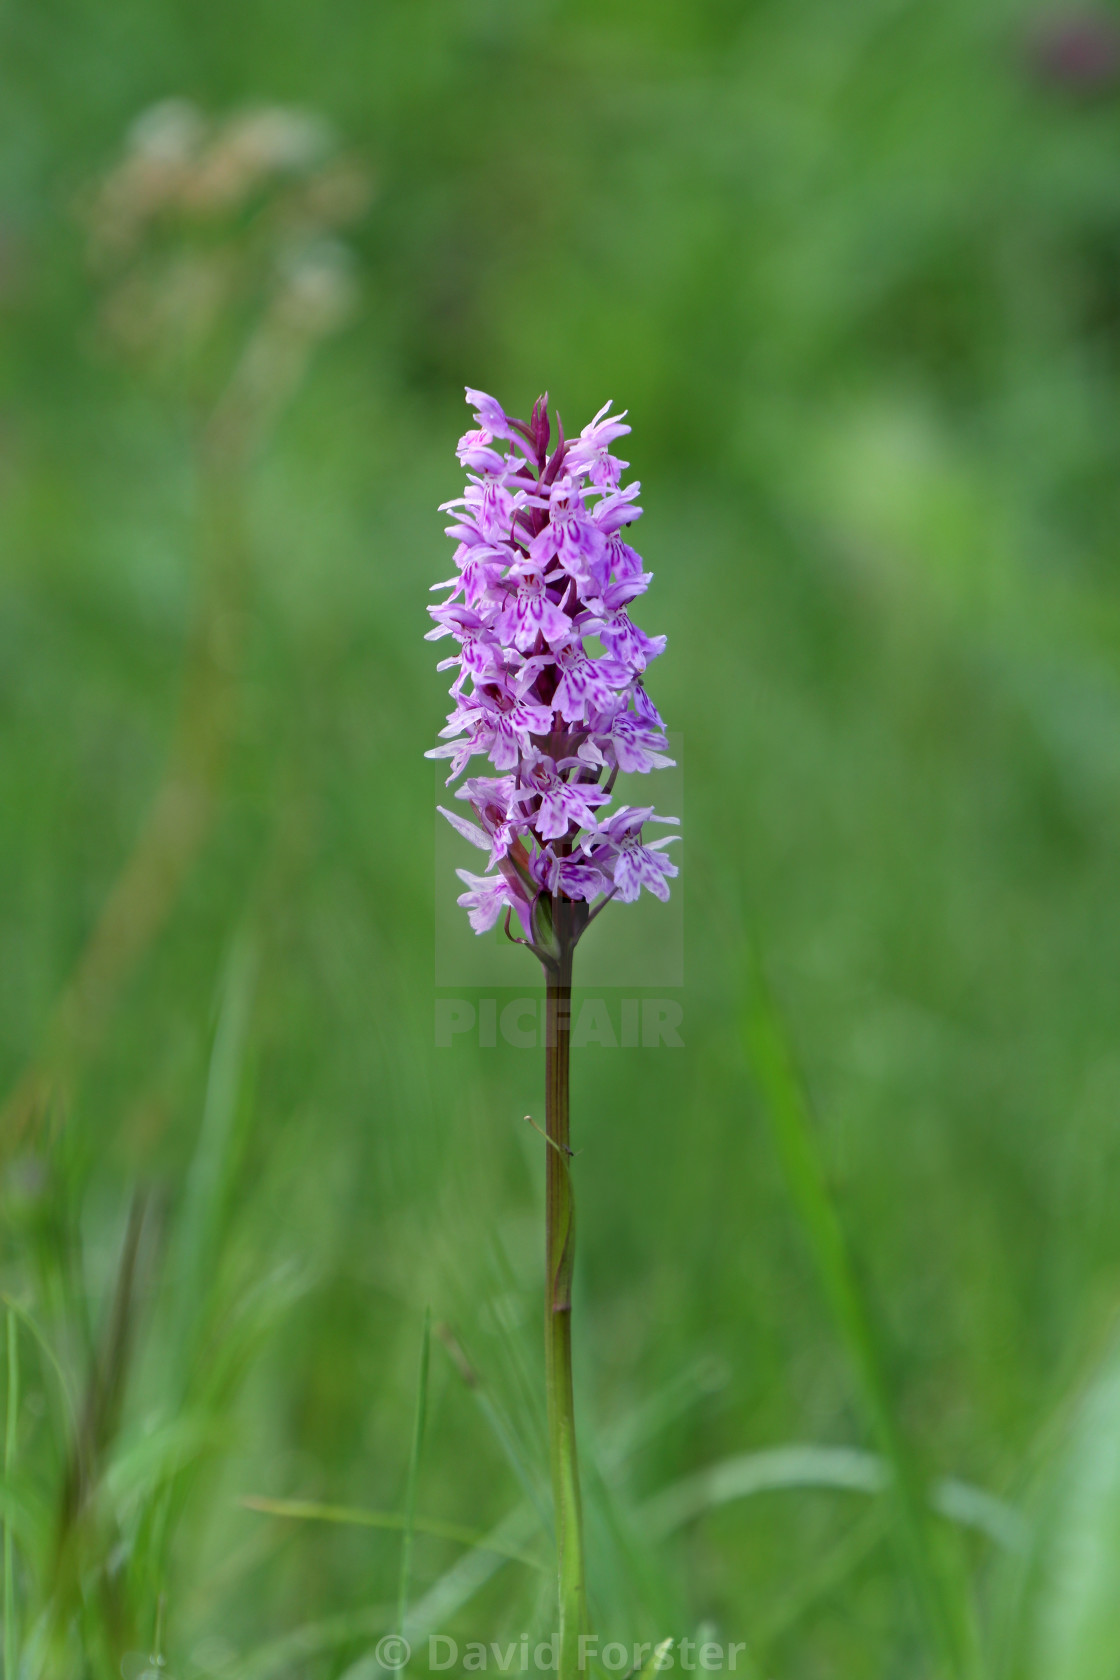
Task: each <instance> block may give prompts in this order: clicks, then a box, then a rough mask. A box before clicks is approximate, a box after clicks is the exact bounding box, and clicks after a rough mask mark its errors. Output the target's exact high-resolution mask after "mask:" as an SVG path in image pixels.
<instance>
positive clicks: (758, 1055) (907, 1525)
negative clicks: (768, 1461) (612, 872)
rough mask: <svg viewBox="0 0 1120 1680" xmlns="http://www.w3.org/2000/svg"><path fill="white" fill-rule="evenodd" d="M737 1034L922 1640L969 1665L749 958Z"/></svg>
mask: <svg viewBox="0 0 1120 1680" xmlns="http://www.w3.org/2000/svg"><path fill="white" fill-rule="evenodd" d="M752 966H753V973H752V974H751V976H750V981H749V984H748V987H747V998H746V1009H745V1017H744V1034H745V1039H746V1045H747V1050H748V1054H749V1056H750V1060H751V1064H752V1067H753V1069H754V1073H755V1078H756V1080H757V1082H758V1086H759V1089H760V1091H761V1094H762V1098H763V1107H764V1109H765V1112H766V1116H767V1119H768V1120H769V1123H770V1129H771V1133H772V1135H773V1138H774V1142H775V1145H776V1147H777V1151H778V1155H779V1158H780V1161H781V1166H782V1171H783V1173H784V1175H785V1180H786V1187H787V1189H788V1191H789V1194H790V1198H791V1200H792V1202H793V1204H794V1208H795V1210H796V1212H797V1215H798V1218H799V1220H800V1223H801V1227H802V1231H803V1233H804V1235H805V1238H806V1241H807V1243H808V1246H809V1249H810V1251H811V1253H812V1256H813V1260H814V1262H815V1265H816V1269H817V1275H818V1278H819V1280H820V1283H821V1287H822V1289H823V1291H824V1294H825V1297H826V1299H827V1301H828V1305H829V1307H830V1309H831V1312H832V1317H833V1320H834V1322H835V1325H836V1328H837V1331H838V1333H839V1335H840V1338H841V1340H842V1342H843V1345H844V1348H845V1351H846V1352H847V1355H848V1358H849V1360H850V1362H851V1365H852V1369H853V1372H854V1375H855V1379H856V1383H857V1386H858V1389H859V1394H860V1398H861V1400H862V1402H863V1406H864V1409H865V1411H866V1414H867V1420H868V1424H869V1426H870V1429H871V1432H872V1435H873V1436H874V1438H875V1441H876V1443H877V1445H878V1447H879V1450H880V1451H881V1453H882V1455H883V1457H884V1458H885V1459H886V1461H887V1463H888V1464H889V1466H890V1471H891V1476H890V1487H891V1492H892V1494H893V1498H894V1503H895V1513H896V1518H897V1529H898V1535H899V1539H900V1543H901V1551H902V1555H903V1559H904V1562H905V1564H906V1567H907V1570H908V1573H909V1575H910V1579H911V1581H912V1583H913V1587H914V1591H915V1595H916V1597H917V1600H918V1606H919V1609H920V1611H921V1614H922V1619H923V1621H924V1623H925V1626H926V1629H927V1633H928V1635H929V1638H930V1641H931V1644H932V1645H933V1647H934V1649H935V1650H936V1651H937V1652H938V1653H939V1655H940V1657H941V1660H942V1662H943V1664H944V1666H945V1668H946V1670H947V1671H948V1672H949V1673H951V1674H954V1675H964V1674H967V1673H968V1672H970V1668H971V1664H970V1662H969V1660H968V1656H967V1654H966V1653H967V1652H968V1649H969V1645H970V1643H971V1640H970V1636H969V1633H968V1632H967V1630H966V1626H965V1625H962V1616H961V1613H960V1610H959V1607H958V1605H957V1603H956V1601H955V1595H954V1594H953V1593H952V1591H951V1590H950V1587H949V1583H948V1581H947V1580H946V1578H945V1574H944V1573H943V1570H942V1567H941V1565H940V1562H939V1560H938V1558H937V1555H936V1551H935V1546H934V1539H933V1535H932V1533H931V1530H930V1523H929V1518H928V1515H927V1511H926V1508H925V1500H924V1497H923V1493H922V1489H921V1484H920V1481H919V1478H918V1477H917V1475H916V1474H915V1469H914V1466H913V1464H912V1462H911V1458H910V1454H909V1452H908V1450H907V1447H906V1443H905V1441H904V1439H903V1436H902V1433H901V1431H900V1430H899V1427H898V1424H897V1422H896V1419H895V1414H894V1408H893V1405H892V1403H891V1398H890V1393H889V1390H888V1387H887V1383H886V1379H885V1377H884V1374H883V1364H882V1359H881V1357H880V1353H879V1348H878V1346H877V1343H876V1339H875V1335H874V1332H873V1330H872V1324H871V1316H870V1314H869V1312H868V1309H867V1305H866V1303H865V1300H864V1296H863V1292H862V1290H861V1288H860V1284H859V1280H858V1278H857V1275H856V1270H855V1267H854V1265H853V1262H852V1257H851V1253H850V1251H849V1248H848V1243H847V1239H846V1237H845V1234H844V1231H843V1227H842V1225H841V1223H840V1218H839V1215H838V1213H837V1210H836V1207H835V1204H834V1202H833V1199H832V1195H831V1192H830V1190H829V1187H828V1180H827V1177H826V1173H825V1167H824V1162H823V1160H822V1157H821V1152H820V1149H819V1147H818V1144H817V1138H816V1134H815V1130H814V1125H813V1120H812V1116H811V1114H810V1112H809V1105H808V1100H807V1098H806V1095H805V1091H804V1087H803V1085H802V1082H801V1079H800V1077H799V1074H798V1072H797V1069H796V1065H795V1061H794V1056H793V1053H792V1050H791V1047H790V1044H789V1041H788V1038H787V1035H786V1032H785V1027H784V1023H783V1022H782V1020H781V1018H780V1016H779V1014H778V1011H777V1009H776V1007H775V1005H774V1002H773V1000H772V998H771V996H770V992H769V988H768V986H767V984H766V980H765V977H764V975H763V973H762V967H761V963H760V962H759V961H758V958H757V956H755V958H754V962H753V965H752Z"/></svg>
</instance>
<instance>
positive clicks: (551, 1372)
mask: <svg viewBox="0 0 1120 1680" xmlns="http://www.w3.org/2000/svg"><path fill="white" fill-rule="evenodd" d="M565 909H566V906H565V905H564V903H563V901H562V900H557V901H556V921H557V923H558V924H559V925H557V927H556V932H557V935H558V943H559V956H558V958H557V959H556V960H555V962H554V963H550V964H548V965H547V966H546V968H545V985H546V1009H545V1086H546V1089H545V1120H546V1128H545V1129H546V1132H547V1135H548V1148H547V1150H546V1151H545V1208H546V1212H545V1254H546V1263H547V1277H546V1286H545V1287H546V1295H545V1380H546V1384H547V1391H548V1439H549V1458H550V1463H551V1469H552V1494H553V1502H554V1505H555V1511H556V1563H557V1572H558V1582H559V1602H560V1662H559V1680H575V1677H576V1676H577V1675H578V1674H579V1636H580V1634H581V1633H582V1632H583V1631H584V1625H585V1621H586V1599H585V1588H584V1566H583V1519H582V1513H581V1509H580V1496H579V1465H578V1462H577V1458H576V1420H575V1403H574V1398H573V1393H572V1261H573V1258H574V1255H575V1206H574V1203H573V1199H572V1181H571V1175H570V1173H569V1171H568V1160H569V1157H570V1154H571V1151H570V1148H569V1142H568V1139H569V1118H568V1067H569V1048H570V1036H571V1003H572V944H571V940H570V937H569V936H568V930H567V929H566V928H565V927H564V926H563V925H562V923H561V921H560V919H561V917H562V916H563V915H564V912H565Z"/></svg>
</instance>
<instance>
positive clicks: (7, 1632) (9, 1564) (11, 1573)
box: [4, 1307, 19, 1680]
mask: <svg viewBox="0 0 1120 1680" xmlns="http://www.w3.org/2000/svg"><path fill="white" fill-rule="evenodd" d="M6 1317H7V1332H8V1336H7V1340H8V1400H7V1407H6V1411H5V1416H4V1484H5V1487H6V1488H10V1487H11V1485H12V1470H13V1469H14V1467H15V1461H16V1425H17V1423H18V1421H19V1329H18V1325H17V1323H16V1315H15V1313H14V1312H13V1311H12V1309H11V1307H9V1308H8V1311H7V1314H6ZM17 1650H18V1644H17V1640H16V1588H15V1556H14V1552H13V1548H12V1524H11V1519H10V1517H9V1516H8V1512H7V1509H6V1508H5V1512H4V1680H15V1674H16V1652H17Z"/></svg>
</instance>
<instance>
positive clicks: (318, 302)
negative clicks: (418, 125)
mask: <svg viewBox="0 0 1120 1680" xmlns="http://www.w3.org/2000/svg"><path fill="white" fill-rule="evenodd" d="M371 196H372V182H371V180H370V176H369V173H368V171H367V170H366V169H365V168H364V167H363V166H362V165H361V164H360V163H358V162H357V161H356V160H355V159H353V158H352V157H347V156H345V155H343V154H340V152H339V150H338V143H337V140H336V137H335V135H334V133H333V132H332V130H331V128H330V126H329V124H327V123H326V122H325V121H324V120H323V119H322V118H320V117H318V116H317V115H316V114H315V113H313V112H308V111H303V110H298V109H294V108H291V107H287V106H279V105H277V106H256V107H251V108H247V109H244V110H241V111H235V112H233V113H232V114H231V115H230V116H228V117H227V118H225V119H224V120H221V121H217V120H213V119H210V118H208V117H206V116H205V115H204V114H203V113H202V112H201V111H200V110H198V109H197V107H196V106H194V105H192V104H191V103H190V102H189V101H188V100H184V99H168V100H164V101H162V102H161V103H160V104H158V105H154V106H152V107H151V108H150V109H149V110H147V111H144V112H143V113H142V114H141V115H140V116H139V117H138V118H137V119H136V121H135V122H134V123H133V125H132V127H131V129H130V130H129V133H128V136H127V139H126V142H125V149H124V155H123V156H122V157H121V159H120V160H119V161H118V162H117V163H116V164H114V165H113V166H112V167H111V168H110V169H109V170H108V171H107V173H106V174H105V175H104V176H103V177H102V179H101V180H100V181H99V182H98V183H96V185H95V187H94V188H93V190H92V192H91V193H90V195H89V198H88V201H87V204H86V206H85V209H84V221H85V224H86V227H87V230H88V235H89V254H90V260H91V265H92V267H93V269H94V271H95V273H96V274H97V276H98V278H99V279H100V280H101V281H102V283H103V285H104V287H105V292H104V298H103V303H102V308H101V313H100V323H101V327H102V330H103V333H104V335H105V338H106V339H107V340H108V342H109V343H110V344H111V345H112V346H113V347H114V348H116V349H117V350H119V351H121V352H123V353H125V354H127V355H129V356H130V357H131V358H133V359H138V360H140V361H142V362H144V361H146V362H148V363H150V364H152V365H153V366H154V367H155V368H157V369H160V370H167V369H168V368H174V369H176V370H179V371H186V372H189V373H190V374H191V376H192V378H193V380H194V381H195V382H196V383H197V381H198V380H199V379H201V381H202V383H203V384H204V385H210V384H211V383H213V382H214V381H215V380H216V381H217V382H218V383H219V384H220V382H221V381H222V380H223V379H224V378H225V377H228V374H229V372H230V370H231V368H232V366H233V364H234V361H235V360H236V357H237V354H238V349H239V346H244V344H245V343H246V342H247V340H248V338H249V337H251V336H252V334H253V332H254V330H255V329H258V328H261V327H268V328H269V329H270V330H271V331H273V332H286V333H289V334H297V335H299V336H301V337H305V338H307V339H314V338H318V337H321V336H323V335H324V334H327V333H330V332H333V331H335V330H337V328H338V327H340V326H341V325H343V324H344V323H345V321H346V320H347V319H348V318H349V316H350V315H351V313H352V311H353V308H354V304H355V300H356V296H357V284H356V278H355V270H356V262H355V259H354V256H353V253H352V252H351V251H350V250H349V248H348V247H347V246H346V245H345V244H344V243H343V242H342V240H341V238H340V233H341V230H342V229H343V228H345V227H346V226H347V225H348V224H350V223H353V222H355V221H356V220H357V219H358V218H359V217H360V216H361V215H362V214H363V213H364V211H365V210H366V208H367V206H368V204H369V202H370V198H371Z"/></svg>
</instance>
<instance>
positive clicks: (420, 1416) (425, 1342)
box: [397, 1307, 432, 1637]
mask: <svg viewBox="0 0 1120 1680" xmlns="http://www.w3.org/2000/svg"><path fill="white" fill-rule="evenodd" d="M431 1346H432V1310H431V1308H430V1307H426V1308H425V1309H424V1334H423V1337H422V1339H421V1342H420V1368H419V1372H418V1375H417V1379H416V1417H415V1420H414V1424H413V1430H412V1451H411V1453H410V1454H409V1459H408V1482H407V1484H406V1487H405V1495H404V1526H403V1530H402V1534H401V1575H400V1586H399V1588H398V1591H397V1632H398V1633H399V1634H400V1635H401V1636H402V1637H403V1635H404V1624H405V1618H406V1616H407V1615H408V1594H409V1589H410V1587H411V1585H412V1536H413V1534H414V1533H415V1530H416V1489H417V1486H418V1484H419V1481H420V1457H421V1454H422V1453H423V1451H424V1426H425V1424H426V1422H427V1418H428V1364H429V1358H430V1354H431Z"/></svg>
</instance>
